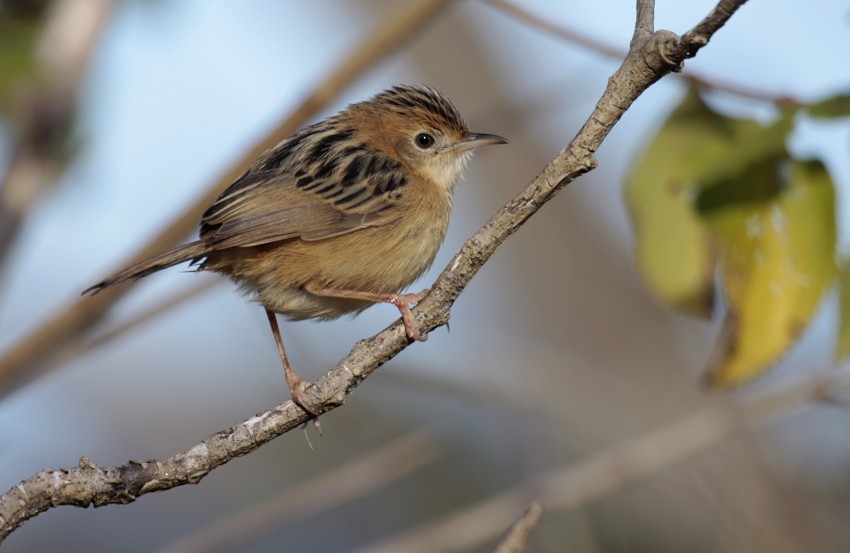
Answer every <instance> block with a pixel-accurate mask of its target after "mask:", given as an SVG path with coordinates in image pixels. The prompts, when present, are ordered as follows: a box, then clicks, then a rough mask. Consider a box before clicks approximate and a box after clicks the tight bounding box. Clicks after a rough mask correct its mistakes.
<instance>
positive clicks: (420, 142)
mask: <svg viewBox="0 0 850 553" xmlns="http://www.w3.org/2000/svg"><path fill="white" fill-rule="evenodd" d="M414 140H415V141H416V145H417V146H419V147H420V148H422V149H423V150H427V149H428V148H430V147H431V146H433V145H434V137H433V136H431V135H430V134H428V133H426V132H421V133H419V134H417V135H416V138H414Z"/></svg>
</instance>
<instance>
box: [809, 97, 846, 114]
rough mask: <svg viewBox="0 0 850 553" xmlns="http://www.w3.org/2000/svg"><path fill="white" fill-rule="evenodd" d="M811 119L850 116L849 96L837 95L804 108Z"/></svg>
mask: <svg viewBox="0 0 850 553" xmlns="http://www.w3.org/2000/svg"><path fill="white" fill-rule="evenodd" d="M806 111H808V113H809V115H811V116H812V117H822V118H834V117H847V116H848V115H850V94H838V95H836V96H833V97H832V98H827V99H826V100H822V101H820V102H818V103H816V104H812V105H810V106H808V107H807V108H806Z"/></svg>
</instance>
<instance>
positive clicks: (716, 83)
mask: <svg viewBox="0 0 850 553" xmlns="http://www.w3.org/2000/svg"><path fill="white" fill-rule="evenodd" d="M484 3H485V4H490V5H491V6H493V7H494V8H497V9H499V10H501V11H503V12H505V13H506V14H508V15H510V16H511V17H513V18H515V19H518V20H520V21H524V22H525V23H527V24H529V25H531V26H533V27H536V28H538V29H540V30H542V31H545V32H547V33H549V34H552V35H554V36H557V37H560V38H562V39H564V40H566V41H568V42H570V43H572V44H576V45H578V46H581V47H583V48H586V49H588V50H591V51H594V52H598V53H600V54H602V55H603V56H606V57H609V58H612V59H616V60H621V59H623V58H624V57H625V55H626V51H625V50H623V49H621V48H617V47H616V46H611V45H610V44H608V43H606V42H603V41H601V40H599V39H597V38H594V37H593V36H591V35H589V34H586V33H583V32H581V31H578V30H576V29H572V28H569V27H567V26H565V25H563V24H560V23H553V22H552V21H550V20H548V19H546V18H544V17H542V16H539V15H537V14H536V13H534V12H532V11H529V10H527V9H525V8H523V7H522V6H519V5H517V4H515V3H514V2H512V1H511V0H484ZM673 75H674V76H675V77H677V78H679V79H683V80H685V81H687V82H688V83H690V84H691V85H692V86H694V87H696V88H701V89H708V90H716V91H720V92H726V93H728V94H734V95H735V96H740V97H742V98H749V99H752V100H762V101H766V102H773V103H775V104H780V105H785V106H787V105H799V104H801V103H802V102H800V101H798V100H796V99H795V98H793V97H791V96H789V95H787V94H776V93H772V92H768V91H765V90H759V89H755V88H750V87H747V86H744V85H741V84H738V83H732V82H727V81H724V80H722V79H718V78H716V77H707V76H704V75H699V74H696V73H693V72H692V71H689V70H687V69H686V70H685V71H683V72H681V73H673Z"/></svg>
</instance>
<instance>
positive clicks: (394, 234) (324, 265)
mask: <svg viewBox="0 0 850 553" xmlns="http://www.w3.org/2000/svg"><path fill="white" fill-rule="evenodd" d="M450 209H451V206H450V205H448V206H446V207H445V208H444V209H443V210H439V211H437V210H435V209H428V210H419V211H417V212H416V213H412V214H408V215H404V214H403V215H401V216H400V217H398V218H397V219H395V220H394V221H392V222H390V223H387V224H384V225H381V226H376V227H366V228H362V229H359V230H356V231H353V232H349V233H347V234H342V235H338V236H334V237H330V238H325V239H321V240H311V241H308V240H300V239H295V240H289V241H285V242H281V243H279V244H276V245H270V246H269V247H266V248H263V249H261V250H260V251H259V252H258V253H257V254H256V255H254V256H251V257H247V258H244V259H241V260H240V263H239V267H238V268H236V267H232V268H231V269H230V270H226V271H222V272H226V273H228V274H230V276H231V277H233V278H234V280H236V281H237V282H239V283H240V284H241V285H242V287H243V288H244V289H245V290H246V291H249V292H254V293H255V294H256V298H255V299H256V300H257V301H258V302H259V303H262V304H263V305H264V306H265V307H267V308H269V309H272V310H273V311H276V312H278V313H282V314H284V315H287V316H288V317H289V318H291V319H309V318H320V319H332V318H336V317H339V316H342V315H344V314H347V313H351V312H358V311H361V310H363V309H365V308H366V307H368V306H369V305H371V303H370V302H365V301H360V300H350V299H338V298H328V297H320V296H316V295H314V294H310V293H309V292H307V291H306V290H304V287H305V286H306V285H307V284H314V285H319V286H321V287H328V288H337V289H342V290H358V291H367V292H378V293H395V292H398V291H400V290H402V289H403V288H405V287H406V286H408V285H409V284H411V283H412V282H413V281H414V280H416V279H417V278H418V277H419V276H421V275H422V273H424V272H425V271H426V270H427V269H428V268H429V267H430V266H431V264H432V263H433V261H434V257H435V256H436V254H437V251H438V250H439V248H440V245H441V244H442V242H443V239H444V238H445V236H446V229H447V228H448V221H449V211H450ZM214 270H215V269H214Z"/></svg>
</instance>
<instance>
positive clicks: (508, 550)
mask: <svg viewBox="0 0 850 553" xmlns="http://www.w3.org/2000/svg"><path fill="white" fill-rule="evenodd" d="M542 516H543V507H541V506H540V503H537V502H536V501H535V502H534V503H532V504H531V505H530V506H529V507H528V509H526V511H525V513H523V515H522V516H521V517H519V519H517V521H516V522H514V523H513V525H512V526H511V528H510V529H509V530H508V533H507V534H505V537H504V538H502V541H501V542H499V545H498V547H496V549H495V551H494V552H493V553H525V551H526V546H527V545H528V538H529V537H531V531H532V530H534V528H535V527H536V526H537V523H538V522H540V518H541V517H542Z"/></svg>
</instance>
